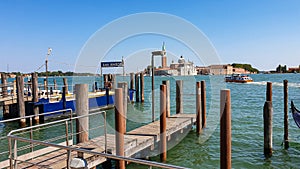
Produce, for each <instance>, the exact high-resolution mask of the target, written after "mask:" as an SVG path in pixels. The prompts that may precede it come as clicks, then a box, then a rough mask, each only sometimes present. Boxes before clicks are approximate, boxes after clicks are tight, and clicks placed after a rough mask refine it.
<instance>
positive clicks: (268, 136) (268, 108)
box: [263, 80, 289, 158]
mask: <svg viewBox="0 0 300 169" xmlns="http://www.w3.org/2000/svg"><path fill="white" fill-rule="evenodd" d="M283 95H284V99H283V105H284V111H283V112H284V136H283V137H284V138H283V143H284V148H285V149H288V148H289V139H288V137H289V134H288V109H289V108H288V81H287V80H284V81H283ZM263 119H264V155H265V157H266V158H269V157H271V156H272V152H273V151H272V149H273V129H272V121H273V104H272V83H271V82H267V91H266V101H265V104H264V112H263Z"/></svg>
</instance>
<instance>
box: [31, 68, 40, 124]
mask: <svg viewBox="0 0 300 169" xmlns="http://www.w3.org/2000/svg"><path fill="white" fill-rule="evenodd" d="M31 77H32V79H31V82H32V102H33V104H32V106H33V114H34V115H35V116H34V123H35V124H39V123H40V117H39V116H38V115H39V107H38V106H35V105H34V104H35V103H36V102H38V101H39V91H38V77H37V74H36V73H32V74H31Z"/></svg>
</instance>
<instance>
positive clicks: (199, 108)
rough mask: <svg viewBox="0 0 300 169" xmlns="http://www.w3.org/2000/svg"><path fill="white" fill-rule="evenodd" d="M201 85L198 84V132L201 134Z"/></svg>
mask: <svg viewBox="0 0 300 169" xmlns="http://www.w3.org/2000/svg"><path fill="white" fill-rule="evenodd" d="M200 85H201V83H200V82H196V132H197V134H200V133H201V129H202V117H201V116H202V114H201V87H200Z"/></svg>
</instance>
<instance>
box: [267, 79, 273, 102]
mask: <svg viewBox="0 0 300 169" xmlns="http://www.w3.org/2000/svg"><path fill="white" fill-rule="evenodd" d="M266 100H267V101H270V102H271V101H272V82H267V92H266Z"/></svg>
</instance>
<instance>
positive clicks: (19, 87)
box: [17, 75, 26, 127]
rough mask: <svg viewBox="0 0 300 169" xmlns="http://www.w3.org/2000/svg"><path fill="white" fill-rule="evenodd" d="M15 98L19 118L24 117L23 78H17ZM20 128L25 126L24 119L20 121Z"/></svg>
mask: <svg viewBox="0 0 300 169" xmlns="http://www.w3.org/2000/svg"><path fill="white" fill-rule="evenodd" d="M17 90H18V93H17V97H18V110H19V117H25V103H24V78H23V76H22V75H21V76H17ZM20 126H21V127H25V126H26V119H21V120H20Z"/></svg>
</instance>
